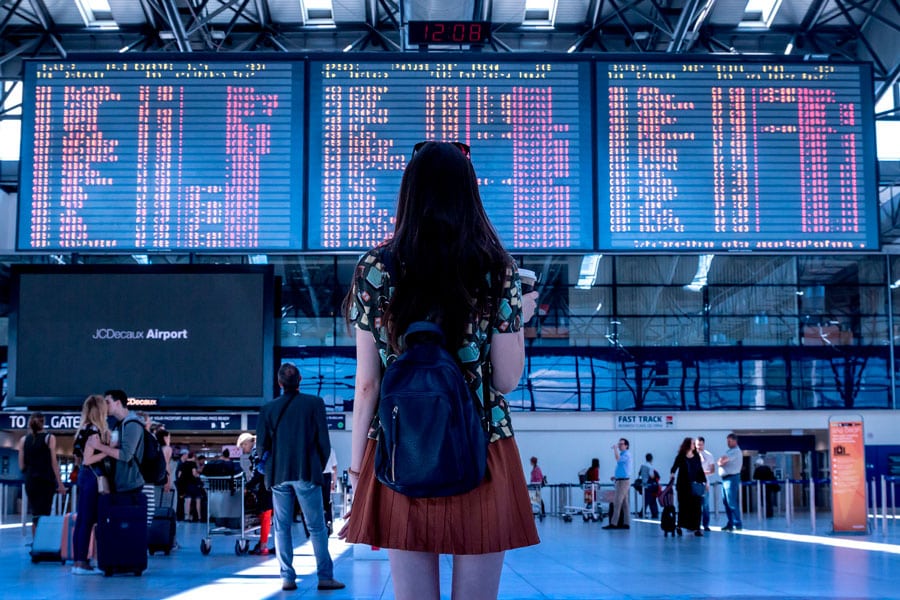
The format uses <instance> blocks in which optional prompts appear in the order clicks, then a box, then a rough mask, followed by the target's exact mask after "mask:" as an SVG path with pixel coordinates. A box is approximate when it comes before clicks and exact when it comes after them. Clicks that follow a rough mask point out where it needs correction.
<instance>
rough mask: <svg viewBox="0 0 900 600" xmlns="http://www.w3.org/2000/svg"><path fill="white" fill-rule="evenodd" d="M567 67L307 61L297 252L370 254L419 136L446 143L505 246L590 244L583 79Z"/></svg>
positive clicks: (389, 228) (387, 226) (387, 222)
mask: <svg viewBox="0 0 900 600" xmlns="http://www.w3.org/2000/svg"><path fill="white" fill-rule="evenodd" d="M586 67H588V65H587V64H586V63H580V64H579V63H577V62H563V61H557V62H551V61H532V62H521V61H519V62H504V61H489V62H471V61H470V62H456V61H409V60H404V61H394V62H387V61H378V62H363V61H357V60H345V61H340V62H337V61H322V62H320V61H313V62H312V64H311V65H310V85H309V87H310V127H309V135H310V152H309V157H310V161H309V162H310V172H309V175H310V189H309V196H310V198H311V199H313V198H314V199H316V201H315V202H310V211H309V224H310V226H309V245H310V248H311V249H316V250H328V249H334V250H340V249H351V248H352V249H363V248H369V247H372V246H374V245H376V244H378V243H379V242H381V241H382V240H384V239H385V238H386V237H388V236H389V235H390V234H391V233H392V232H393V230H394V223H393V218H394V208H395V206H396V204H397V192H398V190H399V187H400V178H401V176H402V174H403V169H404V167H405V166H406V163H407V161H408V160H409V158H410V155H411V153H412V149H413V146H415V145H416V143H418V142H420V141H423V140H444V141H458V142H463V143H465V144H468V145H469V146H470V147H471V148H472V163H473V165H474V167H475V172H476V174H477V175H478V179H479V191H480V193H481V199H482V201H483V202H484V206H485V210H486V211H487V214H488V217H490V219H491V222H492V223H493V224H494V227H495V228H496V229H497V232H498V234H499V235H500V239H501V241H502V242H503V243H504V244H505V245H506V247H507V248H509V249H512V250H536V251H540V250H587V249H590V248H592V247H593V227H592V223H593V200H592V195H593V194H592V185H591V161H592V153H591V130H590V126H589V124H590V114H591V111H590V95H589V90H590V72H589V68H586Z"/></svg>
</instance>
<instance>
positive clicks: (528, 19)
mask: <svg viewBox="0 0 900 600" xmlns="http://www.w3.org/2000/svg"><path fill="white" fill-rule="evenodd" d="M556 3H557V0H525V18H524V19H523V20H522V26H523V27H527V28H530V29H549V28H553V26H554V25H555V24H556Z"/></svg>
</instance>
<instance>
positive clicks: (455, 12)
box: [401, 0, 475, 21]
mask: <svg viewBox="0 0 900 600" xmlns="http://www.w3.org/2000/svg"><path fill="white" fill-rule="evenodd" d="M401 1H402V2H403V6H404V10H403V18H404V19H405V20H406V21H440V20H445V19H446V20H452V21H470V20H472V15H473V14H474V11H475V2H474V0H462V1H461V2H446V1H442V2H435V1H434V0H401Z"/></svg>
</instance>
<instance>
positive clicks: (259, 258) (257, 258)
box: [247, 254, 269, 265]
mask: <svg viewBox="0 0 900 600" xmlns="http://www.w3.org/2000/svg"><path fill="white" fill-rule="evenodd" d="M247 260H249V261H250V264H251V265H267V264H269V257H268V256H266V255H265V254H250V255H248V256H247Z"/></svg>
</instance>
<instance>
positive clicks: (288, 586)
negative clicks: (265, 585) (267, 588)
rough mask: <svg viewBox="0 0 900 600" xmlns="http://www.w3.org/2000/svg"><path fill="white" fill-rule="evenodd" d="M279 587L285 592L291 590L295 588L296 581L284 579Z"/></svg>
mask: <svg viewBox="0 0 900 600" xmlns="http://www.w3.org/2000/svg"><path fill="white" fill-rule="evenodd" d="M281 589H282V590H284V591H285V592H293V591H294V590H296V589H297V582H296V581H288V580H284V581H282V582H281Z"/></svg>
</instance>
